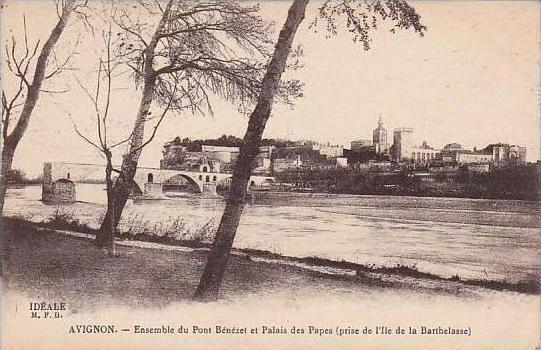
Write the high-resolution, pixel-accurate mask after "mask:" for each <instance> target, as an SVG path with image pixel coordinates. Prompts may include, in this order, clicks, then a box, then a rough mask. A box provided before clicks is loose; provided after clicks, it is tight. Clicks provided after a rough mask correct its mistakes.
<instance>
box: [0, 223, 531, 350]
mask: <svg viewBox="0 0 541 350" xmlns="http://www.w3.org/2000/svg"><path fill="white" fill-rule="evenodd" d="M89 238H91V236H89V235H85V234H81V233H74V232H71V233H69V234H68V233H66V232H64V233H58V232H55V231H53V230H50V229H43V228H39V227H36V226H35V225H34V224H31V223H27V222H24V221H22V220H10V219H8V220H6V228H5V230H4V231H3V235H2V259H3V260H2V282H3V298H2V303H3V313H2V316H3V320H2V321H3V331H4V334H3V339H2V343H3V346H7V348H9V346H10V345H13V344H19V346H18V348H34V349H47V348H58V349H60V348H74V347H76V346H80V345H81V342H82V338H81V337H84V344H85V348H87V349H98V348H104V346H114V347H117V348H121V347H128V346H129V348H131V349H148V348H151V347H152V346H154V347H155V346H156V344H160V347H161V348H164V349H178V346H179V344H182V347H183V348H190V349H192V348H193V349H196V348H208V347H209V346H211V345H212V344H216V343H220V344H223V345H224V346H227V347H228V348H239V349H241V348H243V349H248V348H254V347H255V348H265V349H288V348H296V347H298V344H302V345H303V346H304V347H308V348H313V349H328V348H341V349H358V348H359V347H361V345H362V347H363V348H393V349H414V348H419V344H424V345H425V346H429V347H433V348H440V349H454V348H461V349H476V350H479V349H487V350H488V349H491V350H494V349H502V350H503V349H510V348H525V349H526V348H533V347H534V346H535V345H536V342H537V341H538V327H539V319H538V309H539V296H538V295H529V294H524V293H517V292H511V291H505V290H503V291H495V290H492V289H487V288H484V287H479V286H474V285H466V284H464V283H461V282H460V281H454V280H443V279H431V278H424V277H423V276H409V275H408V273H406V274H400V273H399V271H398V270H397V271H395V272H396V273H388V271H387V272H383V271H380V272H373V273H372V274H371V275H370V276H368V275H356V274H353V275H347V274H342V275H340V274H336V273H333V271H331V270H320V271H318V270H315V269H310V268H306V267H303V266H297V265H294V264H287V263H286V264H284V263H278V262H273V261H269V260H260V259H261V258H260V257H258V256H256V254H253V255H250V258H248V256H247V255H246V254H247V253H242V254H241V253H239V252H236V253H235V254H234V255H233V256H232V257H231V259H230V262H229V265H228V269H227V271H226V275H225V279H224V282H223V285H222V289H221V299H220V300H219V301H216V302H211V303H196V302H192V301H191V295H192V293H193V291H194V290H195V287H196V285H197V283H198V281H199V277H200V275H201V272H202V269H203V266H204V262H205V259H206V254H207V252H206V251H205V250H204V249H197V248H196V249H193V248H186V247H175V246H169V245H162V244H155V245H153V244H152V243H148V242H136V241H124V242H123V243H122V244H118V245H117V253H118V255H117V256H115V257H109V256H108V255H107V254H105V253H103V252H102V251H101V250H98V249H96V248H95V247H94V246H93V245H92V242H91V240H90V239H89ZM124 243H125V244H128V245H125V244H124ZM252 253H253V252H252ZM322 262H323V261H320V262H317V263H315V264H313V265H314V266H317V265H320V263H322ZM36 301H38V302H40V301H50V302H53V301H58V302H64V303H65V305H66V308H67V311H66V312H64V313H63V316H64V317H63V318H61V319H52V320H36V319H31V318H29V317H30V316H29V315H30V314H29V312H28V311H27V310H28V303H29V302H36ZM85 324H112V325H113V326H114V327H116V328H117V329H120V328H122V329H127V330H128V331H126V332H118V333H115V334H109V335H108V334H82V335H81V334H79V335H76V336H74V335H72V334H69V330H70V329H71V327H72V326H73V325H85ZM162 325H166V326H172V327H174V328H175V329H177V328H178V327H180V326H183V327H186V328H188V329H189V330H190V333H189V334H181V335H180V334H174V335H165V334H146V335H141V334H135V333H134V329H135V328H134V327H135V326H139V327H161V326H162ZM193 326H199V327H201V328H203V327H209V328H211V329H213V332H212V333H211V334H194V333H191V332H192V329H193ZM216 326H221V327H229V328H232V327H237V329H238V328H247V329H248V330H249V329H250V328H254V327H256V328H258V329H259V330H260V331H261V329H262V327H263V326H265V327H276V329H282V328H283V329H286V330H287V331H288V332H289V333H287V334H284V333H282V334H278V333H274V334H268V333H267V334H258V335H256V336H254V335H250V334H245V335H242V334H229V335H220V334H216V333H215V332H214V329H215V327H216ZM381 326H385V327H388V329H392V331H393V334H388V335H374V334H373V335H366V334H364V335H363V334H359V335H351V334H350V335H345V336H337V335H336V334H334V332H336V330H338V329H339V328H340V329H360V330H362V329H365V328H366V329H372V330H374V329H375V328H376V327H381ZM293 327H296V329H299V328H302V329H304V330H306V333H304V334H292V333H291V329H292V328H293ZM310 327H312V328H313V329H318V330H319V329H325V330H327V331H326V332H331V333H328V334H316V333H314V332H311V333H309V329H311V328H310ZM397 327H402V328H405V329H409V328H410V327H412V328H416V329H421V327H428V328H431V329H439V328H438V327H442V329H443V328H445V329H447V328H448V327H452V328H457V329H458V328H460V329H468V330H469V334H468V335H466V336H451V335H439V336H434V335H426V334H425V335H421V334H418V335H411V334H409V335H408V334H406V335H403V336H401V335H397V334H396V333H395V332H396V331H395V330H396V329H397ZM21 330H24V331H23V333H21ZM329 330H330V331H329ZM113 344H115V345H113ZM295 344H297V345H295Z"/></svg>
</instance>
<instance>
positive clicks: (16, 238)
mask: <svg viewBox="0 0 541 350" xmlns="http://www.w3.org/2000/svg"><path fill="white" fill-rule="evenodd" d="M4 220H5V225H6V226H5V227H6V229H5V238H4V239H5V240H6V239H7V241H5V243H6V244H8V245H7V246H5V248H6V249H8V252H9V246H10V245H12V244H13V245H17V244H18V243H20V242H24V240H26V239H29V238H25V237H31V240H32V241H34V240H35V241H36V244H39V242H40V241H42V240H46V241H49V242H50V243H53V242H54V241H59V245H60V246H61V245H62V244H70V243H69V242H70V240H71V239H79V240H81V239H82V240H83V241H85V242H84V243H83V242H79V243H81V244H82V246H81V247H80V248H79V249H85V250H89V251H90V253H92V251H93V250H94V254H95V255H96V256H97V257H98V260H99V259H100V258H101V256H102V255H103V253H101V252H100V251H98V250H96V249H95V248H94V247H93V246H92V245H91V244H88V243H90V241H91V240H92V239H93V237H94V235H95V233H96V230H95V229H91V228H89V227H87V226H85V225H80V224H79V225H77V224H76V223H71V224H70V223H69V222H66V221H61V220H57V221H49V222H47V223H43V224H36V223H32V222H29V221H26V220H23V219H18V218H4ZM66 229H68V230H71V231H66ZM207 229H208V228H207ZM204 230H205V228H203V229H200V230H199V231H200V232H202V231H204ZM204 237H205V236H204V233H199V234H198V235H196V236H193V238H191V239H176V238H175V237H174V236H171V235H163V234H158V233H155V232H153V233H151V232H145V233H138V234H137V235H131V234H130V233H127V232H124V233H121V234H120V237H119V238H117V246H120V247H122V248H121V249H128V250H130V249H138V248H147V249H153V250H156V251H173V252H179V254H181V255H182V254H191V255H192V257H193V256H196V257H198V259H200V261H199V263H198V265H201V264H203V263H204V260H205V259H204V258H205V256H206V254H207V253H208V251H209V249H210V243H209V241H208V236H206V237H207V240H203V238H204ZM21 239H23V241H21ZM64 240H67V241H66V242H64ZM72 243H73V242H72ZM28 248H30V247H28ZM68 250H71V249H68ZM29 253H30V252H23V253H22V256H23V257H25V256H26V255H27V254H29ZM80 253H81V252H79V253H77V254H76V255H80ZM87 253H88V252H87ZM52 255H53V256H58V253H57V252H54V253H53V254H52ZM122 255H123V254H122V253H120V256H122ZM107 259H110V258H109V257H108V258H107ZM112 259H113V261H114V258H112ZM25 260H26V259H25ZM68 261H69V259H68ZM40 264H41V265H43V262H42V263H40ZM230 264H231V265H232V267H231V269H233V270H235V271H237V270H238V271H245V270H246V266H253V267H254V268H257V267H261V266H264V267H265V268H269V267H270V266H272V267H277V268H279V269H282V271H283V272H284V273H286V274H287V273H289V272H291V271H292V270H294V271H297V272H299V271H300V272H301V273H305V274H309V275H313V276H319V277H322V278H327V279H331V280H332V279H334V280H337V281H350V282H351V283H360V284H362V285H363V286H378V287H386V288H403V289H412V290H416V289H425V288H426V289H427V291H428V292H429V291H430V290H432V289H434V288H436V289H437V290H445V291H447V292H452V293H460V292H461V291H462V290H469V289H470V288H475V287H481V288H486V289H490V290H498V291H502V290H503V291H512V292H519V293H525V294H539V293H540V292H541V286H540V283H539V281H538V280H529V281H520V282H510V281H504V280H490V279H467V278H462V277H460V276H458V275H453V276H450V277H445V276H438V275H435V274H431V273H427V272H423V271H419V270H418V269H417V268H416V267H415V266H406V265H401V264H397V265H396V266H392V267H384V266H376V265H365V264H358V263H353V262H348V261H345V260H340V261H335V260H330V259H325V258H320V257H315V256H312V257H292V256H285V255H281V254H278V253H274V252H269V251H266V250H259V249H251V248H233V250H232V262H231V263H230ZM247 264H248V265H247ZM45 265H46V264H45ZM237 265H239V266H237ZM66 268H68V269H69V268H70V267H69V266H67V267H66ZM192 268H193V266H192ZM192 277H193V276H192ZM238 277H239V278H241V279H242V278H243V277H242V276H238ZM245 277H247V276H245ZM282 278H284V279H287V278H288V276H287V275H286V276H283V277H282ZM196 280H197V278H194V281H192V283H193V284H194V287H195V283H196V282H197V281H196ZM435 286H436V287H435ZM242 290H243V289H242Z"/></svg>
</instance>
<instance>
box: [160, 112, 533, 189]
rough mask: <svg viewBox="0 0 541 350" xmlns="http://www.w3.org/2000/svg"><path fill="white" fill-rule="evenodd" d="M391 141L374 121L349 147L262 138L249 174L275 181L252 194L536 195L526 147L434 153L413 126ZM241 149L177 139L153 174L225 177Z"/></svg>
mask: <svg viewBox="0 0 541 350" xmlns="http://www.w3.org/2000/svg"><path fill="white" fill-rule="evenodd" d="M392 135H393V138H392V144H391V142H390V141H391V140H389V137H388V136H389V135H388V131H387V129H386V128H385V127H384V123H383V120H382V118H381V117H380V118H379V120H378V122H377V126H376V128H375V129H374V130H373V132H372V139H358V140H353V141H351V144H350V147H349V148H345V147H344V146H343V145H334V144H330V143H318V142H314V141H309V140H308V141H307V140H303V141H292V140H284V139H263V140H262V146H261V147H260V149H259V154H258V156H257V158H256V161H255V164H254V170H253V174H257V175H266V176H274V177H275V178H276V182H274V183H269V184H268V186H266V187H264V188H253V190H254V191H267V190H281V191H298V192H327V193H350V194H402V195H406V194H411V195H426V196H453V197H455V196H456V197H474V198H515V199H532V198H530V197H532V196H534V197H536V194H537V193H538V188H539V184H538V182H539V181H538V174H539V162H538V163H537V164H528V163H527V162H526V148H525V147H522V146H520V145H516V144H507V143H494V144H489V145H487V146H486V147H484V148H482V149H476V148H474V149H473V150H469V149H465V148H463V147H462V146H461V145H460V144H458V143H448V144H446V145H445V146H444V147H443V148H442V149H435V148H433V147H430V146H429V145H428V144H427V143H426V142H422V143H421V144H417V143H416V142H415V141H414V140H415V137H414V136H415V132H414V129H412V128H396V129H394V130H393V134H392ZM241 144H242V139H240V138H237V137H234V136H228V135H223V136H222V137H220V138H217V139H206V140H190V139H189V138H180V137H176V138H175V139H174V140H172V141H171V142H168V143H166V144H164V146H163V158H162V159H161V161H160V168H161V169H175V170H183V171H202V172H209V173H227V172H232V169H233V166H234V164H235V162H236V160H237V157H238V154H239V151H240V146H241ZM165 185H167V184H165ZM221 186H222V187H225V188H227V186H228V184H227V183H224V184H221ZM534 199H536V198H534Z"/></svg>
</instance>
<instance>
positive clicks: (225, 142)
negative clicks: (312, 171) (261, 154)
mask: <svg viewBox="0 0 541 350" xmlns="http://www.w3.org/2000/svg"><path fill="white" fill-rule="evenodd" d="M242 142H243V141H242V139H241V138H238V137H236V136H232V135H222V136H220V137H218V138H216V139H196V140H191V139H190V138H188V137H185V138H183V139H181V138H180V137H178V136H177V137H175V139H174V140H173V143H174V144H176V145H182V146H185V147H186V148H187V150H188V151H190V152H199V151H201V149H202V148H201V146H202V145H209V146H225V147H240V146H241V145H242ZM307 142H313V143H315V142H314V141H307ZM296 144H297V142H296V141H290V140H282V139H262V140H261V146H276V147H277V148H285V147H289V146H293V145H296Z"/></svg>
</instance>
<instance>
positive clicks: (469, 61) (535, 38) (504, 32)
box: [1, 0, 540, 175]
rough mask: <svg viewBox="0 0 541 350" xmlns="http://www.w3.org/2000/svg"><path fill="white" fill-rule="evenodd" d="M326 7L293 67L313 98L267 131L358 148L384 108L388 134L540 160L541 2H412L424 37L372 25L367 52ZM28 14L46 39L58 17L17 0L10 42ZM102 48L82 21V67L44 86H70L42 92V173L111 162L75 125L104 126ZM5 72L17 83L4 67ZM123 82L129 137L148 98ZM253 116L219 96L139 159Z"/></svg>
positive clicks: (32, 140) (6, 25)
mask: <svg viewBox="0 0 541 350" xmlns="http://www.w3.org/2000/svg"><path fill="white" fill-rule="evenodd" d="M319 4H321V3H320V2H317V1H312V2H311V3H310V5H309V8H308V11H307V15H306V18H305V20H304V22H303V23H302V24H301V27H300V28H299V31H298V33H297V36H296V38H295V45H301V46H302V48H303V50H304V58H303V59H302V63H303V65H304V66H303V68H302V69H299V70H296V71H293V72H287V73H286V77H289V78H296V79H300V80H301V81H303V82H304V84H305V87H304V97H303V98H301V99H298V100H297V101H296V102H295V105H294V107H293V108H291V107H289V106H285V105H280V104H275V105H274V107H273V112H272V115H271V118H270V119H269V122H268V124H267V128H266V130H265V134H264V137H274V138H288V139H313V140H316V141H319V142H324V143H327V142H330V143H333V144H341V145H344V146H345V147H346V148H348V147H349V145H350V141H352V140H356V139H369V138H371V133H372V130H373V129H374V128H375V127H376V126H377V120H378V118H379V116H380V115H381V117H382V119H383V122H384V126H385V127H386V128H387V130H388V132H389V135H388V138H389V140H392V130H393V129H394V128H399V127H411V128H413V129H414V133H415V138H416V139H417V142H419V144H420V143H421V142H422V141H424V140H426V141H427V143H428V144H429V145H430V146H433V147H436V148H441V147H443V146H444V145H445V144H447V143H451V142H458V143H460V144H461V145H462V146H463V147H465V148H470V149H471V148H473V147H477V148H483V147H485V146H486V145H488V144H489V143H496V142H506V143H511V144H519V145H522V146H525V147H527V154H528V156H527V157H528V160H530V161H535V160H537V159H539V141H540V135H539V130H540V121H539V88H538V84H539V50H540V45H539V38H540V35H539V28H540V26H539V20H540V18H539V13H540V11H539V10H540V8H539V7H540V4H539V2H537V1H524V2H521V1H509V2H506V1H490V2H489V1H479V2H477V1H416V2H412V5H413V6H414V7H415V9H416V10H417V11H418V12H419V14H420V15H421V17H422V22H423V24H425V25H426V26H427V27H428V31H427V32H426V35H425V36H424V37H419V36H418V35H417V34H415V33H414V32H413V31H399V32H397V33H395V34H392V33H390V32H388V31H387V30H386V29H385V28H381V29H379V30H378V31H376V32H373V33H372V38H373V43H372V48H371V50H369V51H365V50H363V49H362V47H361V46H360V45H358V44H355V43H353V42H352V40H351V36H349V35H348V33H347V32H341V33H339V35H338V36H336V37H332V38H329V39H326V38H325V35H324V33H321V31H319V32H318V33H314V31H313V30H312V29H310V28H309V24H310V23H311V21H312V20H313V18H314V16H315V14H316V12H317V7H318V5H319ZM288 6H289V2H287V1H275V2H270V1H267V2H263V3H262V11H261V15H262V16H263V18H265V19H266V20H274V21H276V27H277V28H280V27H281V25H282V24H283V21H284V20H285V16H286V13H287V10H288ZM23 13H24V14H25V15H26V21H27V27H28V32H29V38H30V40H31V42H35V40H37V38H42V41H43V40H45V38H46V36H47V35H48V33H49V31H50V30H51V29H52V27H53V25H54V20H55V18H56V14H55V8H54V4H53V3H52V2H49V1H45V0H42V1H38V0H34V1H22V0H8V1H6V2H5V4H4V9H3V12H2V18H1V22H2V24H1V25H2V40H3V42H4V41H5V40H6V39H9V38H10V37H11V35H14V36H15V37H19V38H20V35H21V33H22V32H21V28H22V18H23ZM78 29H79V27H78V25H77V24H73V25H71V26H70V27H69V28H68V30H67V31H66V32H65V33H64V35H63V36H62V38H61V41H60V44H59V49H58V54H59V56H61V55H62V54H63V53H65V52H67V50H69V48H71V47H73V44H74V42H75V37H76V35H75V33H76V32H77V31H78ZM79 31H80V30H79ZM274 35H275V37H276V35H277V33H274ZM99 50H100V49H99V47H98V46H97V44H96V40H95V39H92V37H91V36H90V34H89V32H88V31H86V32H85V31H84V30H83V31H82V34H81V42H80V44H79V46H78V48H77V52H78V53H79V54H78V55H77V56H75V57H74V60H73V64H74V65H75V66H76V67H77V70H76V71H68V72H64V73H63V75H62V76H60V77H57V78H55V80H52V81H49V82H47V84H48V85H46V86H47V88H50V89H59V90H63V89H69V92H67V93H63V94H43V95H42V96H41V97H40V100H39V101H38V106H37V107H36V109H35V112H34V115H33V116H32V120H31V122H30V126H29V128H28V131H27V133H26V134H25V136H24V137H23V140H22V141H21V143H20V145H19V148H18V149H17V152H16V155H15V160H14V164H13V167H14V168H20V169H23V170H24V171H26V172H27V173H28V174H29V175H38V174H39V173H40V172H41V170H42V167H43V162H46V161H70V162H83V163H97V164H100V163H102V162H103V161H102V159H101V158H100V157H98V156H97V154H96V152H95V151H93V150H92V148H91V147H90V146H89V145H88V144H87V143H85V142H84V141H83V140H82V139H81V138H80V137H78V136H77V135H76V133H75V131H74V129H73V124H74V123H75V124H76V125H77V127H78V128H79V129H80V130H81V131H82V132H84V133H85V134H86V135H88V136H89V137H92V136H93V133H95V128H94V124H93V121H92V108H93V107H92V105H91V104H90V103H89V100H88V99H87V98H86V97H85V96H84V94H83V93H82V91H81V89H80V87H79V85H78V84H77V83H76V80H75V77H77V78H78V79H79V80H81V81H84V82H86V83H88V84H90V85H91V84H92V83H91V81H92V79H93V77H94V72H95V63H96V55H97V54H98V53H99ZM4 60H5V58H3V62H2V63H4ZM2 74H3V77H2V78H3V79H2V84H3V87H4V88H5V89H6V90H7V91H8V92H9V91H10V88H12V84H10V81H9V77H8V76H6V69H5V65H4V66H3V67H2ZM116 87H117V89H115V91H114V95H113V107H112V108H113V113H112V115H113V116H114V118H113V117H112V118H111V119H112V124H111V126H110V129H111V134H112V135H113V136H114V137H116V138H117V139H121V138H122V136H126V135H129V130H130V127H131V125H132V123H133V118H134V117H135V113H136V111H137V106H138V104H139V100H140V97H141V96H140V91H137V90H135V89H134V87H133V85H132V84H131V83H130V82H121V83H119V84H118V86H116ZM153 109H154V110H155V111H159V110H160V109H159V108H158V107H157V106H154V107H153ZM246 125H247V117H246V116H245V115H241V114H239V113H238V111H237V108H236V107H235V106H233V105H230V104H229V103H227V102H225V101H219V100H216V101H215V104H214V115H213V116H210V115H206V116H192V115H190V114H188V113H184V114H182V115H173V114H172V115H169V116H168V117H167V119H166V120H165V121H164V123H163V124H162V126H161V127H160V129H159V131H158V134H157V137H156V138H155V140H154V141H153V143H152V144H150V145H149V146H148V147H147V148H145V150H144V151H143V154H142V156H141V160H140V165H141V166H150V167H158V166H159V160H160V158H161V150H162V145H163V144H164V143H165V142H167V141H170V140H171V139H172V138H174V137H175V136H180V137H182V138H183V137H190V138H192V139H195V138H210V137H218V136H220V135H222V134H231V135H235V136H238V137H242V136H243V134H244V132H245V130H246ZM147 131H149V129H148V128H147ZM120 153H121V152H117V155H116V156H117V159H120V158H119V156H120Z"/></svg>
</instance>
